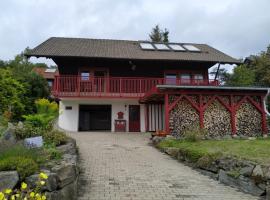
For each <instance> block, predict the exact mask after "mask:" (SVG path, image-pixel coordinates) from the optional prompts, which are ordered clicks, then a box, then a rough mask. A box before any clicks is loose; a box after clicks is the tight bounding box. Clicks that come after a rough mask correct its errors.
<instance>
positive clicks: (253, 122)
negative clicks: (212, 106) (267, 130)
mask: <svg viewBox="0 0 270 200" xmlns="http://www.w3.org/2000/svg"><path fill="white" fill-rule="evenodd" d="M236 128H237V134H241V135H244V136H250V137H251V136H260V135H261V134H262V128H261V114H260V113H259V112H258V111H257V110H256V108H255V107H254V106H253V105H251V104H250V103H244V104H242V105H241V106H240V108H239V109H238V111H237V113H236Z"/></svg>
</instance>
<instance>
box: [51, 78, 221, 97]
mask: <svg viewBox="0 0 270 200" xmlns="http://www.w3.org/2000/svg"><path fill="white" fill-rule="evenodd" d="M164 84H165V85H218V84H219V83H218V81H213V80H199V79H197V80H195V79H168V78H167V79H166V78H148V77H136V78H130V77H106V78H104V77H94V78H92V77H83V76H56V77H55V81H54V84H53V88H52V93H53V95H54V96H55V97H142V96H143V95H144V93H146V92H148V91H149V90H151V89H152V88H153V87H154V86H156V85H164Z"/></svg>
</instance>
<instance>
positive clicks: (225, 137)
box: [222, 135, 232, 140]
mask: <svg viewBox="0 0 270 200" xmlns="http://www.w3.org/2000/svg"><path fill="white" fill-rule="evenodd" d="M222 139H224V140H231V139H232V136H231V135H224V136H223V137H222Z"/></svg>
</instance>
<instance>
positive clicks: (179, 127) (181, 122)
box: [170, 100, 199, 137]
mask: <svg viewBox="0 0 270 200" xmlns="http://www.w3.org/2000/svg"><path fill="white" fill-rule="evenodd" d="M194 126H199V115H198V113H197V111H196V110H195V109H194V108H193V107H192V106H191V105H190V104H189V103H188V102H187V101H186V100H181V101H179V102H178V104H177V105H176V106H175V108H174V109H173V110H172V111H171V112H170V129H171V133H172V135H173V136H175V137H181V136H182V134H183V132H184V130H185V129H190V127H194Z"/></svg>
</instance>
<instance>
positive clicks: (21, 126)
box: [17, 121, 24, 129]
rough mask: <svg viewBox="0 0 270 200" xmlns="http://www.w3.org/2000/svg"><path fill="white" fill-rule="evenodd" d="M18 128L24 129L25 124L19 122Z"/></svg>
mask: <svg viewBox="0 0 270 200" xmlns="http://www.w3.org/2000/svg"><path fill="white" fill-rule="evenodd" d="M17 127H18V128H19V129H22V128H23V127H24V125H23V123H22V122H21V121H19V122H18V124H17Z"/></svg>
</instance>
